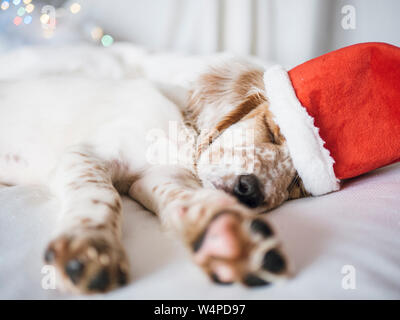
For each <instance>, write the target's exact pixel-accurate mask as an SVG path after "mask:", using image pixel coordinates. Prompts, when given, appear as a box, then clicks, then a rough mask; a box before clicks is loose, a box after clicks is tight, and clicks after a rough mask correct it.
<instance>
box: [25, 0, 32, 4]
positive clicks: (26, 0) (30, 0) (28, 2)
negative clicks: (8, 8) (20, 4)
mask: <svg viewBox="0 0 400 320" xmlns="http://www.w3.org/2000/svg"><path fill="white" fill-rule="evenodd" d="M31 2H32V0H24V3H25V4H30V3H31Z"/></svg>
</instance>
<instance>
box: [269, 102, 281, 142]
mask: <svg viewBox="0 0 400 320" xmlns="http://www.w3.org/2000/svg"><path fill="white" fill-rule="evenodd" d="M264 122H265V126H266V129H267V130H268V135H269V138H270V141H271V142H272V143H274V144H278V145H281V144H282V143H284V142H285V137H284V136H283V135H282V134H281V131H280V129H279V127H278V125H277V124H276V123H275V121H274V119H273V116H272V113H271V112H270V111H269V109H268V103H265V104H264Z"/></svg>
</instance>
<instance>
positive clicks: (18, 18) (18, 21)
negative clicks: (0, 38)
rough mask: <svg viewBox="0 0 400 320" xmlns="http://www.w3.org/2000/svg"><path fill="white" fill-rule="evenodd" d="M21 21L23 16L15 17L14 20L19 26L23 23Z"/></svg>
mask: <svg viewBox="0 0 400 320" xmlns="http://www.w3.org/2000/svg"><path fill="white" fill-rule="evenodd" d="M21 22H22V18H21V17H15V18H14V20H13V23H14V24H15V25H16V26H19V25H20V24H21Z"/></svg>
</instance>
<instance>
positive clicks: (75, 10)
mask: <svg viewBox="0 0 400 320" xmlns="http://www.w3.org/2000/svg"><path fill="white" fill-rule="evenodd" d="M69 10H71V12H72V13H73V14H77V13H78V12H79V11H81V5H80V4H79V3H77V2H74V3H73V4H71V6H70V7H69Z"/></svg>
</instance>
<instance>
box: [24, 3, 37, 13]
mask: <svg viewBox="0 0 400 320" xmlns="http://www.w3.org/2000/svg"><path fill="white" fill-rule="evenodd" d="M33 9H35V6H34V5H33V4H32V3H30V4H28V5H27V6H26V7H25V10H26V12H28V13H31V12H32V11H33Z"/></svg>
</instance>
